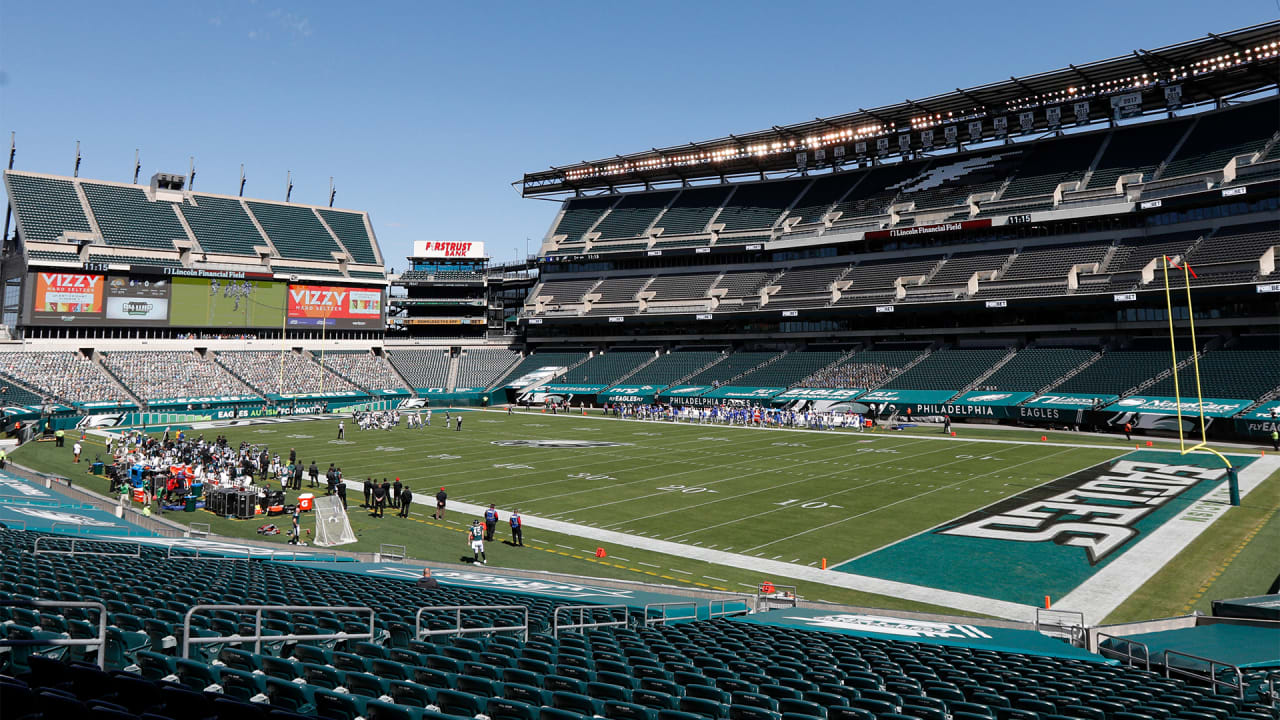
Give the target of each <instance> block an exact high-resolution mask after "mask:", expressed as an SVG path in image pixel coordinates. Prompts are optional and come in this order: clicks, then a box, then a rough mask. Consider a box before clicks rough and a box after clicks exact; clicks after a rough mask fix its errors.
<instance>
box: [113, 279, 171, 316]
mask: <svg viewBox="0 0 1280 720" xmlns="http://www.w3.org/2000/svg"><path fill="white" fill-rule="evenodd" d="M170 287H171V285H170V281H169V279H168V278H129V277H123V276H111V277H108V278H107V289H106V296H107V298H106V299H107V303H106V312H107V320H116V321H120V322H119V323H113V324H121V325H127V324H136V325H168V324H169V289H170Z"/></svg>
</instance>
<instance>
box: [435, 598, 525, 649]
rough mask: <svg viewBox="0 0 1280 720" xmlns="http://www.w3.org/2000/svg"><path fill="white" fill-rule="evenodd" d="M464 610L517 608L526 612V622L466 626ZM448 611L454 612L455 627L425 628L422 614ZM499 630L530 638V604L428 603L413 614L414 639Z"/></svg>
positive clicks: (495, 631)
mask: <svg viewBox="0 0 1280 720" xmlns="http://www.w3.org/2000/svg"><path fill="white" fill-rule="evenodd" d="M463 610H517V611H519V612H522V613H524V624H522V625H508V626H505V627H484V628H464V627H462V611H463ZM442 611H448V612H453V613H454V627H453V628H452V629H446V630H423V629H422V614H423V613H426V612H442ZM497 632H519V633H522V634H523V635H524V640H525V641H526V642H528V640H529V606H528V605H428V606H427V607H420V608H418V612H417V613H416V614H415V615H414V616H413V637H414V639H415V640H416V639H419V638H424V637H430V636H433V635H475V634H480V633H497Z"/></svg>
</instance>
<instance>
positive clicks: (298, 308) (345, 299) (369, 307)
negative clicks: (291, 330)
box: [288, 285, 383, 329]
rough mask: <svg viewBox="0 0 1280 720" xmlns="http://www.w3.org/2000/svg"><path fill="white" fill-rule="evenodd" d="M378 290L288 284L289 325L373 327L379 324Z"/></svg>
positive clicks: (380, 313)
mask: <svg viewBox="0 0 1280 720" xmlns="http://www.w3.org/2000/svg"><path fill="white" fill-rule="evenodd" d="M382 305H383V303H382V290H380V289H376V288H353V287H344V286H340V285H290V286H289V310H288V312H289V326H290V327H320V326H322V325H323V326H325V327H331V328H351V329H361V328H363V329H374V328H381V327H382V326H383V318H382V309H383V307H382Z"/></svg>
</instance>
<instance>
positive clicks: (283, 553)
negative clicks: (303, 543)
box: [263, 550, 338, 562]
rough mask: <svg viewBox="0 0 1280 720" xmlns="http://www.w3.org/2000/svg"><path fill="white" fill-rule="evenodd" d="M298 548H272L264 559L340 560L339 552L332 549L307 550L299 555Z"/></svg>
mask: <svg viewBox="0 0 1280 720" xmlns="http://www.w3.org/2000/svg"><path fill="white" fill-rule="evenodd" d="M299 552H300V551H298V550H272V551H271V554H270V555H268V556H267V557H265V558H263V559H264V560H278V561H279V562H297V561H298V560H308V561H310V560H315V561H316V562H321V561H322V560H323V561H324V562H329V561H330V559H332V562H338V553H336V552H334V551H332V550H320V551H314V550H307V551H304V552H303V553H302V555H301V557H299Z"/></svg>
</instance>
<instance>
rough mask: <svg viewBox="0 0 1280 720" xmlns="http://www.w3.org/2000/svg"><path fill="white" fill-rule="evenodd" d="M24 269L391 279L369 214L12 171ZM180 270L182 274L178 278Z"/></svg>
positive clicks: (166, 180) (177, 183)
mask: <svg viewBox="0 0 1280 720" xmlns="http://www.w3.org/2000/svg"><path fill="white" fill-rule="evenodd" d="M4 179H5V187H6V189H7V190H8V194H9V203H10V205H11V206H12V208H13V212H14V217H15V219H16V221H17V231H18V238H19V239H20V241H21V242H20V243H19V246H20V248H21V252H22V257H23V259H24V261H25V262H24V265H26V266H39V267H46V268H84V267H86V266H102V267H101V269H104V270H105V269H107V267H108V266H110V269H112V270H121V269H127V268H132V267H135V266H136V267H140V268H146V267H152V268H156V267H158V268H162V269H163V268H169V269H173V270H177V269H185V270H190V271H199V270H214V271H226V270H230V271H245V272H257V273H272V274H274V275H278V276H282V277H285V278H289V277H293V276H299V277H310V278H316V279H322V280H341V279H350V280H358V281H359V282H361V283H374V284H383V283H385V269H384V267H383V258H382V252H381V250H380V249H379V248H378V241H377V237H376V236H375V235H374V232H373V226H372V223H371V222H370V221H369V216H368V213H365V212H362V211H357V210H338V209H334V208H329V207H322V206H312V205H302V204H298V203H280V202H274V201H269V200H252V199H247V198H242V197H236V196H229V195H217V194H212V193H203V192H200V193H197V192H193V191H191V190H187V189H184V187H183V186H184V185H185V178H182V177H181V176H171V175H157V176H156V177H154V178H152V182H151V184H150V185H132V184H127V183H113V182H107V181H101V180H89V179H85V178H77V177H62V176H57V175H47V174H42V173H31V172H21V171H16V170H7V171H5V174H4ZM173 274H182V273H173Z"/></svg>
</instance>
